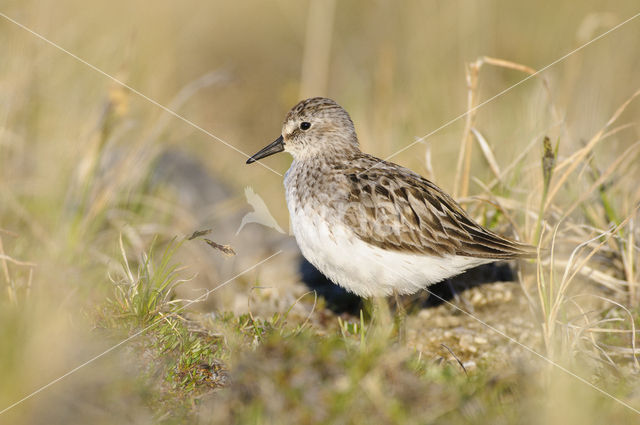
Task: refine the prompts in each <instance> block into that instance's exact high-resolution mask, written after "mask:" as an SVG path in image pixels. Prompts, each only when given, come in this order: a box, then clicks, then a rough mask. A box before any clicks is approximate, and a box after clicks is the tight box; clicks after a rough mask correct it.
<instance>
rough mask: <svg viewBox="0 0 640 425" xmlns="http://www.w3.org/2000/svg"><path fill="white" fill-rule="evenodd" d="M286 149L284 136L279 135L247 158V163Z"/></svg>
mask: <svg viewBox="0 0 640 425" xmlns="http://www.w3.org/2000/svg"><path fill="white" fill-rule="evenodd" d="M283 150H284V141H283V139H282V136H280V137H278V138H277V139H276V140H275V141H274V142H273V143H271V144H270V145H267V146H265V147H264V148H262V149H260V150H259V151H258V152H257V153H256V154H255V155H253V156H252V157H251V158H249V159H247V164H252V163H254V162H256V161H257V160H259V159H262V158H266V157H268V156H269V155H273V154H274V153H278V152H282V151H283Z"/></svg>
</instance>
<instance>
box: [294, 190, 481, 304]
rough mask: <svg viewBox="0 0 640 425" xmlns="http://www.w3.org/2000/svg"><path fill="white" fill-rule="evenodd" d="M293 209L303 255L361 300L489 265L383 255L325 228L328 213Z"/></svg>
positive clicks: (342, 231)
mask: <svg viewBox="0 0 640 425" xmlns="http://www.w3.org/2000/svg"><path fill="white" fill-rule="evenodd" d="M287 201H288V202H290V201H291V200H290V199H287ZM292 207H293V206H292V205H289V211H290V213H291V227H292V230H293V233H294V235H295V238H296V241H297V243H298V246H299V247H300V250H301V251H302V254H303V255H304V256H305V257H306V259H307V260H308V261H309V262H310V263H311V264H313V265H314V266H315V267H316V268H317V269H318V270H320V271H321V272H322V273H323V274H324V275H325V276H327V277H328V278H329V279H331V280H332V281H333V282H335V283H337V284H339V285H340V286H342V287H344V288H345V289H347V290H348V291H350V292H353V293H355V294H357V295H359V296H361V297H371V296H374V297H379V296H388V295H391V294H393V292H394V290H395V291H396V292H397V293H398V294H412V293H414V292H417V291H419V290H421V289H424V288H426V287H427V286H429V285H431V284H432V283H436V282H439V281H441V280H443V279H446V278H448V277H451V276H455V275H457V274H460V273H462V272H463V271H465V270H467V269H469V268H471V267H475V266H478V265H480V264H484V263H488V262H491V260H486V259H479V258H471V257H462V256H452V255H449V256H445V257H434V256H426V255H416V254H404V253H400V252H397V251H387V250H384V249H382V248H378V247H376V246H373V245H370V244H367V243H365V242H363V241H362V240H361V239H359V238H358V237H357V236H356V235H354V234H353V232H351V231H350V229H349V228H348V227H346V226H345V225H344V224H342V223H340V222H338V223H335V224H331V225H329V224H328V222H327V220H326V219H325V218H324V217H326V216H327V214H326V213H327V211H322V210H320V211H318V210H313V209H311V208H310V207H309V206H303V207H302V208H292ZM320 208H322V207H320ZM296 210H297V211H296Z"/></svg>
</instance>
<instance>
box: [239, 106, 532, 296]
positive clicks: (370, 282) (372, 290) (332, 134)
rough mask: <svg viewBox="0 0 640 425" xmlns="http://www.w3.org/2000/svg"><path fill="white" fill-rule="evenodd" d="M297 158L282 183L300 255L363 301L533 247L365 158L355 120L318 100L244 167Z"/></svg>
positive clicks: (399, 171)
mask: <svg viewBox="0 0 640 425" xmlns="http://www.w3.org/2000/svg"><path fill="white" fill-rule="evenodd" d="M282 151H285V152H289V153H290V154H291V155H292V156H293V162H292V164H291V167H290V168H289V170H288V171H287V173H286V175H285V178H284V187H285V190H286V199H287V206H288V208H289V214H290V215H291V228H292V230H293V234H294V235H295V238H296V241H297V243H298V245H299V247H300V250H301V251H302V254H303V255H304V256H305V257H306V258H307V260H309V262H310V263H311V264H313V265H314V266H315V267H316V268H317V269H318V270H320V271H321V272H322V273H324V274H325V275H326V276H327V277H328V278H329V279H331V280H332V281H333V282H335V283H337V284H339V285H341V286H342V287H344V288H346V289H347V290H348V291H351V292H353V293H355V294H357V295H359V296H361V297H379V296H388V295H392V294H400V295H403V294H412V293H415V292H417V291H419V290H421V289H424V288H426V287H427V286H429V285H431V284H433V283H436V282H439V281H441V280H443V279H446V278H448V277H451V276H455V275H457V274H460V273H462V272H464V271H465V270H467V269H469V268H472V267H475V266H478V265H481V264H485V263H490V262H493V261H497V260H508V259H514V258H519V257H534V256H535V255H536V252H535V248H534V247H531V246H529V245H525V244H521V243H519V242H516V241H513V240H510V239H507V238H504V237H502V236H499V235H497V234H495V233H493V232H492V231H490V230H488V229H486V228H484V227H482V226H481V225H479V224H478V223H476V222H475V221H474V220H473V219H472V218H471V217H470V216H469V215H468V214H467V213H466V212H465V211H464V210H463V209H462V207H460V205H458V203H456V202H455V201H454V200H453V199H452V198H451V197H450V196H449V195H447V194H446V193H445V192H443V191H442V190H441V189H440V188H439V187H438V186H436V185H435V184H433V183H431V182H430V181H429V180H427V179H425V178H423V177H421V176H420V175H418V174H416V173H414V172H413V171H411V170H409V169H407V168H404V167H402V166H400V165H397V164H394V163H391V162H387V161H383V160H381V159H378V158H376V157H374V156H371V155H368V154H366V153H363V152H361V151H360V148H359V146H358V137H357V136H356V132H355V128H354V126H353V122H352V121H351V118H350V117H349V114H348V113H347V112H346V111H345V110H344V109H343V108H342V107H340V106H339V105H338V104H337V103H336V102H334V101H333V100H331V99H327V98H322V97H315V98H312V99H306V100H303V101H301V102H300V103H298V104H297V105H296V106H294V107H293V109H291V111H289V113H288V114H287V116H286V118H285V120H284V123H283V126H282V135H281V136H280V137H278V138H277V139H276V140H275V141H274V142H273V143H271V144H270V145H268V146H266V147H265V148H264V149H262V150H260V151H259V152H257V153H256V154H255V155H253V156H252V157H251V158H249V160H248V161H247V164H251V163H253V162H255V161H257V160H259V159H261V158H265V157H267V156H269V155H273V154H275V153H278V152H282Z"/></svg>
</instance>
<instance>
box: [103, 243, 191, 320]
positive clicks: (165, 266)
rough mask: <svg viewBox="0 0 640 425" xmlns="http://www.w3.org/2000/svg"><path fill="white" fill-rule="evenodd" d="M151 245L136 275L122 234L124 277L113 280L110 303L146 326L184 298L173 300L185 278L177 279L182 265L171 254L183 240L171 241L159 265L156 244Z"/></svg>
mask: <svg viewBox="0 0 640 425" xmlns="http://www.w3.org/2000/svg"><path fill="white" fill-rule="evenodd" d="M156 243H157V240H155V239H154V241H153V242H152V244H151V248H150V249H149V253H148V254H143V255H142V258H141V261H140V263H139V265H138V270H137V272H136V274H134V273H133V272H132V271H131V267H130V265H129V259H128V258H127V254H126V252H125V249H124V244H123V242H122V237H120V253H121V255H122V276H121V277H120V278H119V279H118V280H114V284H115V290H114V296H113V298H111V299H110V300H109V301H110V304H111V305H112V306H113V307H114V310H116V312H117V313H118V316H119V317H120V318H122V319H128V320H132V321H134V322H135V324H136V325H137V326H146V325H149V324H151V323H152V322H153V321H154V320H157V319H159V318H161V317H164V316H165V315H167V314H170V313H173V312H175V309H176V306H179V305H180V303H181V300H176V299H174V295H175V292H174V290H175V288H176V287H177V286H178V285H180V284H181V283H184V282H185V281H186V280H184V279H178V272H179V270H180V269H179V267H178V265H177V264H174V263H172V257H173V255H174V254H175V252H176V250H177V249H178V248H179V247H180V246H181V245H182V242H176V241H175V239H173V240H172V241H170V242H169V243H168V244H167V246H166V248H165V249H164V251H163V252H162V254H161V255H160V259H159V261H158V262H157V264H156V261H155V245H156Z"/></svg>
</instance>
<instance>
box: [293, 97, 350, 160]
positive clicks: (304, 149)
mask: <svg viewBox="0 0 640 425" xmlns="http://www.w3.org/2000/svg"><path fill="white" fill-rule="evenodd" d="M282 138H283V142H284V150H285V151H287V152H289V153H291V155H293V157H294V158H295V159H306V158H310V157H314V156H318V155H324V154H330V155H331V154H336V153H340V152H343V153H347V152H353V151H359V149H358V137H357V136H356V131H355V128H354V126H353V122H352V121H351V118H350V117H349V114H348V113H347V111H345V110H344V109H343V108H342V107H341V106H340V105H338V104H337V103H336V102H334V101H333V100H331V99H327V98H324V97H314V98H311V99H305V100H303V101H301V102H300V103H298V104H297V105H296V106H294V107H293V108H292V109H291V110H290V111H289V113H288V114H287V116H286V118H285V120H284V123H283V124H282Z"/></svg>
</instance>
